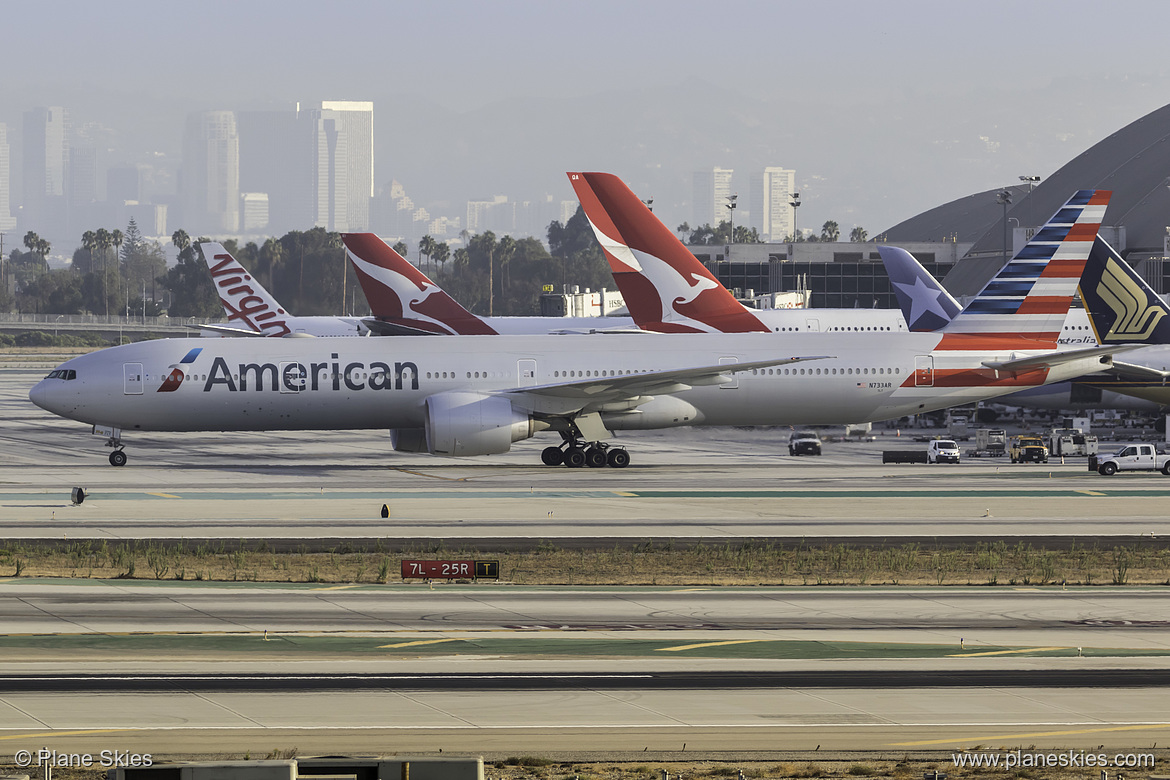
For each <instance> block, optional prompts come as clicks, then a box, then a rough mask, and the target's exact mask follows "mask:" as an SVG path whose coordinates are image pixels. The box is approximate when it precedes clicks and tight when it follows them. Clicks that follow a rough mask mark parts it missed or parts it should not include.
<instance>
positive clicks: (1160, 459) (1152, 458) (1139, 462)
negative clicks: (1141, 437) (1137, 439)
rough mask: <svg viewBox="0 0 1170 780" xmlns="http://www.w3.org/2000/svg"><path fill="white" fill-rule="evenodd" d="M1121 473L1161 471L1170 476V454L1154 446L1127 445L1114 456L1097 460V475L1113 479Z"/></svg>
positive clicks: (1106, 456)
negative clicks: (1159, 450) (1112, 477)
mask: <svg viewBox="0 0 1170 780" xmlns="http://www.w3.org/2000/svg"><path fill="white" fill-rule="evenodd" d="M1119 471H1160V472H1162V473H1163V474H1165V475H1166V476H1170V454H1167V453H1164V452H1158V451H1157V450H1156V449H1155V448H1154V445H1152V444H1127V445H1126V446H1124V447H1122V448H1121V449H1119V450H1118V451H1117V452H1115V453H1113V454H1112V455H1105V456H1103V457H1101V458H1098V459H1097V473H1098V474H1104V475H1105V476H1107V477H1111V476H1113V475H1114V474H1116V473H1117V472H1119Z"/></svg>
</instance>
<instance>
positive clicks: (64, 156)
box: [21, 106, 69, 240]
mask: <svg viewBox="0 0 1170 780" xmlns="http://www.w3.org/2000/svg"><path fill="white" fill-rule="evenodd" d="M68 161H69V115H68V114H67V113H66V111H65V109H64V108H61V107H60V106H50V107H48V108H33V109H29V110H28V111H25V112H24V169H23V170H24V214H23V218H22V220H21V222H22V225H21V227H22V229H24V230H32V231H35V232H37V233H40V234H41V237H42V238H45V237H51V240H52V239H56V238H57V237H58V236H62V235H63V234H64V232H65V219H64V216H65V208H64V205H65V204H64V199H65V170H66V168H67V166H68Z"/></svg>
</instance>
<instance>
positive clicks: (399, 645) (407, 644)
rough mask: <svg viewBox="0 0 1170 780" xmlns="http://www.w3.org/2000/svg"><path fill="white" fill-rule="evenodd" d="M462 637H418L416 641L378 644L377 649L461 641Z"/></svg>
mask: <svg viewBox="0 0 1170 780" xmlns="http://www.w3.org/2000/svg"><path fill="white" fill-rule="evenodd" d="M463 641H465V640H463V639H419V640H418V641H416V642H399V643H398V644H396V645H378V649H379V650H383V649H386V648H393V647H415V646H417V645H437V644H441V643H443V642H463Z"/></svg>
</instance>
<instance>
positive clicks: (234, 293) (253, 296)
mask: <svg viewBox="0 0 1170 780" xmlns="http://www.w3.org/2000/svg"><path fill="white" fill-rule="evenodd" d="M199 249H200V251H202V252H203V259H204V260H205V261H206V262H207V267H208V269H209V270H210V271H211V281H212V282H213V283H214V284H215V292H216V294H217V295H218V296H219V302H220V304H222V305H223V310H224V312H225V313H226V314H227V318H228V322H229V323H231V324H232V326H233V327H236V328H239V329H240V330H243V331H252V332H254V333H258V334H260V335H263V336H287V335H289V334H290V333H292V328H290V327H289V325H288V316H289V315H288V312H286V311H285V310H284V308H283V307H282V306H281V305H280V304H279V303H278V302H277V300H276V299H275V298H273V297H272V294H271V293H269V292H268V291H267V290H265V289H264V287H263V286H262V285H261V284H260V282H258V281H256V279H254V278H253V277H252V275H251V274H250V273H249V272H248V270H247V269H246V268H244V266H242V265H240V263H239V261H238V260H236V259H235V258H234V257H232V256H231V254H230V253H229V252H228V251H227V250H226V249H224V248H223V244H218V243H215V242H214V241H207V242H204V243H201V244H199ZM221 330H226V329H221Z"/></svg>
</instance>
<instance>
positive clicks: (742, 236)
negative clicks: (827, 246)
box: [675, 219, 869, 246]
mask: <svg viewBox="0 0 1170 780" xmlns="http://www.w3.org/2000/svg"><path fill="white" fill-rule="evenodd" d="M675 233H677V234H678V236H679V239H680V240H681V241H683V242H684V243H686V244H688V245H690V246H710V245H715V244H729V243H732V242H731V241H730V238H731V223H730V222H729V221H728V220H723V221H722V222H720V223H719V224H718V225H716V226H715V227H711V225H710V224H706V225H700V226H699V227H697V228H693V227H691V225H690V223H689V222H684V223H682V224H681V225H679V226H678V227H677V228H675ZM840 240H841V226H840V225H838V224H837V223H836V222H835V221H834V220H831V219H830V220H826V221H825V224H824V225H822V226H821V234H820V235H819V236H818V235H817V234H815V233H810V234H809V235H807V236H796V237H795V238H793V236H792V234H791V233H789V234H788V235H787V236H785V237H784V241H785V242H790V241H808V242H817V241H826V242H833V241H840ZM849 240H850V241H851V242H853V243H855V244H863V243H865V242H866V241H868V240H869V233H868V232H866V230H865V228H863V227H861V226H857V227H854V228H853V230H851V231H850V232H849ZM734 243H736V244H762V243H764V241H763V239H762V238H760V233H759V231H758V230H756V229H755V228H749V227H744V226H743V225H737V226H736V228H735V242H734Z"/></svg>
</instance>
